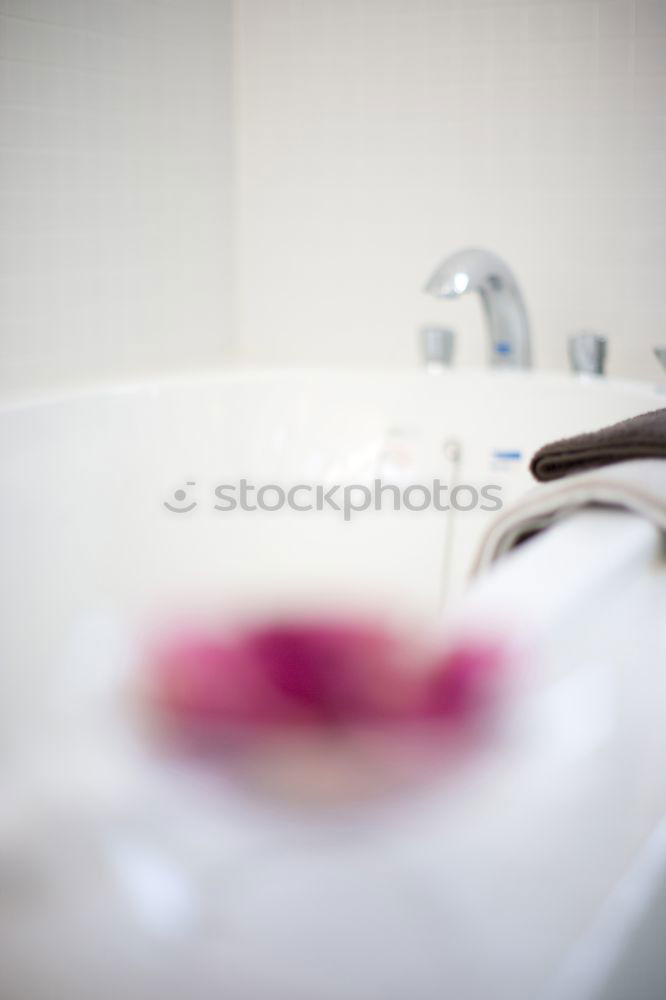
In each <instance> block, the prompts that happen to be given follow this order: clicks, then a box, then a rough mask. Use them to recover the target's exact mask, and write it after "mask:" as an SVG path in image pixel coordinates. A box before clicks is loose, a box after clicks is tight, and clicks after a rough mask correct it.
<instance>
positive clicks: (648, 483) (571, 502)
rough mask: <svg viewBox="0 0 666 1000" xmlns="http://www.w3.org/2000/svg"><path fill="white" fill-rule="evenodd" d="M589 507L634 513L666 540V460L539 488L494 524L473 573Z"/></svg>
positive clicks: (575, 477) (640, 462)
mask: <svg viewBox="0 0 666 1000" xmlns="http://www.w3.org/2000/svg"><path fill="white" fill-rule="evenodd" d="M587 507H608V508H616V509H617V508H620V509H624V510H627V511H630V512H632V513H633V514H638V515H640V516H641V517H643V518H645V519H646V520H648V521H650V522H651V523H652V524H654V525H655V526H656V527H657V528H658V529H659V530H660V531H661V532H663V534H664V535H665V536H666V460H664V459H632V460H631V461H627V462H618V463H616V464H614V465H607V466H604V467H603V468H601V469H593V470H590V471H588V472H579V473H575V474H573V475H571V476H567V478H566V479H560V480H557V481H556V482H552V483H546V484H543V485H539V486H535V488H534V489H532V490H529V491H528V492H527V493H526V494H525V495H524V496H523V497H521V498H520V500H518V501H516V502H515V503H514V504H512V505H511V506H510V507H507V508H506V510H504V511H502V512H501V513H500V514H499V515H498V516H497V517H496V518H495V519H494V520H493V522H492V524H491V525H490V527H489V528H488V530H487V531H486V533H485V535H484V537H483V539H482V541H481V544H480V546H479V549H478V551H477V555H476V559H475V561H474V566H473V573H474V574H477V573H479V572H482V571H483V570H485V569H487V568H488V567H489V566H490V565H491V564H492V563H494V562H495V561H496V560H497V559H499V558H500V557H501V556H503V555H504V554H505V553H506V552H508V551H510V550H511V549H513V548H515V547H516V546H518V545H520V544H521V542H524V541H525V540H526V539H528V538H529V537H530V536H532V535H534V534H537V533H539V532H541V531H543V530H544V529H546V528H548V527H550V526H551V525H553V524H555V523H556V522H558V521H561V520H562V519H563V518H566V517H568V516H569V515H571V514H572V513H574V512H575V511H579V510H582V509H584V508H587ZM583 556H584V553H581V557H583Z"/></svg>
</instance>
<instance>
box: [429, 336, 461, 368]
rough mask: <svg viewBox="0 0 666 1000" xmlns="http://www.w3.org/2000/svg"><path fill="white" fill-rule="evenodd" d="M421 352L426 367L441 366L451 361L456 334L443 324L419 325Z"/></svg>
mask: <svg viewBox="0 0 666 1000" xmlns="http://www.w3.org/2000/svg"><path fill="white" fill-rule="evenodd" d="M420 333H421V354H422V357H423V361H424V362H425V365H426V367H427V368H442V367H446V366H448V365H450V364H451V362H452V361H453V346H454V344H455V339H456V335H455V333H454V332H453V330H451V329H449V328H448V327H445V326H422V327H421V331H420Z"/></svg>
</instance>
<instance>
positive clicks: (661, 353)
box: [654, 347, 666, 368]
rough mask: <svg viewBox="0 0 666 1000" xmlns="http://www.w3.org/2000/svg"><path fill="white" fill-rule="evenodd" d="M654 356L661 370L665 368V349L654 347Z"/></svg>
mask: <svg viewBox="0 0 666 1000" xmlns="http://www.w3.org/2000/svg"><path fill="white" fill-rule="evenodd" d="M654 354H655V357H656V358H657V360H659V361H661V365H662V368H666V347H655V349H654Z"/></svg>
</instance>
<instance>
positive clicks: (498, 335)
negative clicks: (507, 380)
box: [424, 247, 531, 368]
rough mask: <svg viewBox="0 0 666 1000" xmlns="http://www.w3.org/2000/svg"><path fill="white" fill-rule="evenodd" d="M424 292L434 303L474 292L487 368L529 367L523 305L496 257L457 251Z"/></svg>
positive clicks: (513, 281) (508, 272)
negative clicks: (485, 335)
mask: <svg viewBox="0 0 666 1000" xmlns="http://www.w3.org/2000/svg"><path fill="white" fill-rule="evenodd" d="M424 290H425V291H426V292H428V294H429V295H434V296H435V298H438V299H457V298H459V297H460V296H461V295H465V294H467V292H478V294H479V297H480V299H481V305H482V306H483V311H484V314H485V317H486V325H487V328H488V333H489V335H490V350H491V353H490V364H491V365H493V366H497V367H502V368H529V367H531V351H530V329H529V322H528V319H527V312H526V309H525V303H524V301H523V297H522V294H521V292H520V289H519V288H518V284H517V282H516V279H515V277H514V276H513V272H512V271H511V270H510V268H509V267H508V265H507V264H505V262H504V261H503V260H502V259H501V257H498V256H497V254H494V253H491V252H490V250H481V249H479V248H476V247H470V248H468V249H466V250H459V251H458V253H454V254H452V255H451V256H450V257H447V258H446V259H445V260H444V261H442V263H441V264H440V265H439V267H438V268H437V269H436V270H435V271H434V272H433V273H432V275H431V276H430V278H429V279H428V281H427V283H426V286H425V289H424Z"/></svg>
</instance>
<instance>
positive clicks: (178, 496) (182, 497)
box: [164, 483, 197, 514]
mask: <svg viewBox="0 0 666 1000" xmlns="http://www.w3.org/2000/svg"><path fill="white" fill-rule="evenodd" d="M185 485H186V486H196V485H197V484H196V483H185ZM173 498H174V500H176V501H177V502H178V503H179V504H183V503H184V502H185V501H186V500H187V492H186V491H185V490H176V491H175V493H174V495H173ZM164 506H165V507H166V509H167V510H170V511H172V513H174V514H189V512H190V511H191V510H194V508H195V507H196V506H197V503H196V501H195V500H193V501H192V503H190V504H187V506H186V507H182V506H181V507H172V505H171V504H170V503H169V502H168V501H167V500H165V501H164Z"/></svg>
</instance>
